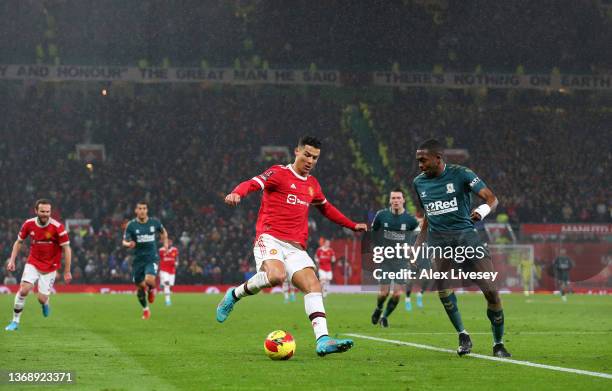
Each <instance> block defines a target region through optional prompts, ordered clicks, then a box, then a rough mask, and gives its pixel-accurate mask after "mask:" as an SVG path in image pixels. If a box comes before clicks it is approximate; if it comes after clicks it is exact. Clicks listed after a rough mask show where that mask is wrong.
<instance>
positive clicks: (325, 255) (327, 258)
mask: <svg viewBox="0 0 612 391" xmlns="http://www.w3.org/2000/svg"><path fill="white" fill-rule="evenodd" d="M315 256H316V258H317V259H318V261H319V269H320V270H323V271H325V272H331V265H332V258H334V257H335V256H336V253H335V252H334V249H333V248H331V247H329V248H328V249H327V250H326V249H323V247H319V248H318V249H317V252H316V253H315Z"/></svg>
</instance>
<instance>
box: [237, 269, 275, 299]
mask: <svg viewBox="0 0 612 391" xmlns="http://www.w3.org/2000/svg"><path fill="white" fill-rule="evenodd" d="M269 286H270V281H269V280H268V276H267V274H266V272H258V273H255V275H254V276H253V277H251V278H249V279H248V281H246V282H245V283H244V284H242V285H239V286H237V287H236V288H235V289H234V292H233V295H234V299H236V300H240V299H241V298H243V297H244V296H250V295H255V294H257V293H259V291H260V290H262V289H263V288H267V287H269Z"/></svg>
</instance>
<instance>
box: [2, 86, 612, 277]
mask: <svg viewBox="0 0 612 391" xmlns="http://www.w3.org/2000/svg"><path fill="white" fill-rule="evenodd" d="M17 90H20V91H22V93H21V96H20V97H19V98H18V99H12V98H11V97H9V96H8V95H5V96H4V97H2V98H0V100H1V101H0V115H1V116H2V118H5V119H6V120H5V121H4V123H3V124H2V125H0V126H3V129H2V134H4V135H5V136H6V137H3V138H2V139H1V140H0V168H1V170H0V172H1V174H0V175H1V179H2V180H1V181H0V243H1V245H2V253H1V255H2V258H3V259H7V258H8V256H9V255H10V251H11V247H12V243H13V242H14V240H15V238H16V234H17V232H18V230H19V227H20V224H21V223H22V222H23V220H24V219H25V218H27V217H29V216H31V215H32V204H33V202H34V201H35V200H36V199H37V198H41V197H48V198H51V199H52V200H53V202H54V211H55V215H56V216H58V217H59V218H60V219H61V220H62V221H66V220H67V219H89V220H90V221H91V222H90V224H85V225H78V224H73V225H72V226H71V227H70V235H71V241H72V247H73V250H74V259H75V260H74V263H73V264H74V268H73V275H74V280H75V283H78V282H81V283H83V282H87V283H95V282H129V280H130V267H131V266H130V260H131V255H130V253H129V252H127V251H125V250H124V249H123V248H121V246H120V243H121V235H122V231H123V227H124V226H125V224H126V222H127V221H128V220H129V219H131V218H132V217H133V209H134V205H135V203H136V201H138V200H140V199H145V200H147V201H148V202H149V203H150V210H151V215H154V216H156V217H159V218H160V219H161V221H162V222H163V223H164V224H165V226H166V227H167V229H168V231H169V233H170V236H171V238H172V239H173V240H174V243H175V245H176V246H177V247H178V248H179V251H180V265H179V268H178V272H177V273H178V276H177V279H178V281H179V282H181V283H220V282H227V283H229V282H235V281H241V280H243V279H244V274H245V273H250V272H252V271H253V262H252V259H251V258H252V255H251V254H252V240H253V235H254V227H255V220H256V217H257V208H258V203H259V197H258V196H251V197H250V198H248V199H247V200H246V201H245V202H244V203H242V204H241V205H240V207H239V208H237V209H230V208H228V207H226V206H225V205H224V204H223V197H224V195H225V194H226V193H228V192H229V191H231V189H232V188H233V187H234V186H235V185H236V184H238V183H239V182H240V181H242V180H245V179H248V178H250V177H252V176H254V175H255V174H257V173H259V172H262V171H263V170H264V169H265V168H267V167H268V166H270V165H272V164H274V163H279V162H278V161H273V160H269V159H266V158H265V157H262V154H261V151H260V147H261V146H262V145H273V146H282V147H288V150H289V151H290V154H289V156H290V157H289V159H291V156H292V153H291V151H292V148H293V146H294V145H295V143H296V141H297V139H298V137H299V136H300V135H302V134H305V133H314V134H317V135H323V136H322V138H323V142H324V146H323V150H322V157H321V161H320V162H319V165H318V166H317V169H316V172H315V174H316V175H317V177H318V178H319V180H320V182H321V184H322V186H323V189H324V191H325V193H326V195H327V197H328V198H329V199H330V200H331V201H332V202H333V203H334V204H336V205H337V206H338V207H339V208H340V209H341V210H342V211H344V212H345V214H347V215H348V216H350V217H351V218H353V219H354V220H357V221H365V220H366V219H367V218H368V216H371V215H372V213H373V212H374V211H376V210H377V209H379V208H381V207H382V206H383V205H382V204H380V202H379V200H377V197H378V196H379V195H380V192H381V191H380V189H379V188H378V187H377V186H376V185H375V184H374V182H373V181H372V180H371V179H370V178H368V177H364V176H363V175H361V174H359V173H358V172H357V171H356V170H355V169H354V156H353V154H352V151H351V150H350V148H349V147H348V145H347V137H350V136H347V135H346V134H342V133H341V131H340V113H341V112H342V109H343V106H342V104H340V103H338V102H335V101H333V100H329V99H324V98H322V97H318V96H317V95H316V94H314V93H310V94H308V93H304V91H301V90H299V89H292V88H268V87H265V88H224V89H223V90H220V91H216V90H201V89H197V88H191V87H186V88H179V87H174V86H140V87H137V88H136V90H135V91H132V94H130V93H126V92H125V91H123V92H119V90H117V91H115V90H113V89H112V88H111V89H110V90H109V91H110V93H109V94H108V95H106V96H104V95H101V94H100V93H99V90H95V89H92V88H88V89H85V88H82V89H81V88H70V87H54V86H49V85H33V86H32V87H31V88H21V87H19V88H17ZM13 96H15V95H13ZM422 98H423V97H422V96H419V95H418V94H416V93H415V95H409V94H399V95H397V96H396V97H395V98H394V99H395V102H390V103H377V104H373V105H372V112H373V113H374V116H373V119H374V127H375V129H376V130H377V132H378V135H379V137H382V138H384V139H385V141H386V142H387V144H388V145H389V155H390V158H391V161H392V164H393V165H394V167H395V169H396V175H397V177H396V178H395V179H397V181H398V182H404V183H410V181H411V178H413V177H414V175H415V174H416V165H415V162H414V157H413V156H414V150H415V148H416V146H417V145H418V143H420V142H421V141H423V140H424V139H426V138H428V137H438V138H440V139H441V140H443V141H444V142H446V143H447V145H448V146H449V147H454V148H466V149H467V150H468V151H469V154H470V158H469V160H468V161H467V162H466V164H468V165H469V166H470V167H472V168H473V169H474V170H475V171H476V172H477V173H478V174H479V175H480V176H481V177H482V178H483V179H484V180H485V181H486V182H487V183H488V184H489V186H491V187H492V188H493V190H494V191H495V192H496V193H497V194H498V195H499V197H500V200H501V208H500V210H501V211H502V212H505V213H507V214H508V215H509V216H510V218H511V221H512V222H513V223H517V222H561V221H572V222H574V221H576V222H577V221H598V222H610V221H611V218H610V210H611V207H612V205H611V204H610V200H611V199H612V197H611V194H610V189H609V188H607V187H606V186H605V185H604V184H605V183H610V162H611V160H612V156H611V152H610V148H609V145H608V144H607V143H606V137H607V133H606V127H605V124H606V123H608V124H609V123H610V114H609V113H605V112H603V111H602V112H599V111H597V110H596V108H595V109H594V108H592V107H591V108H589V109H587V108H585V107H587V106H586V105H582V106H580V107H583V108H576V107H573V105H571V104H567V105H565V106H564V105H553V104H547V103H542V102H540V104H538V103H537V101H538V100H537V99H533V100H531V99H530V100H528V101H527V102H524V103H523V104H518V105H516V104H515V105H504V104H503V103H499V102H495V100H492V101H491V102H485V103H476V100H475V99H472V98H470V97H467V96H465V95H461V94H455V93H452V94H451V93H449V94H447V95H444V96H442V97H440V96H438V97H436V96H435V95H432V96H430V97H429V98H428V99H422ZM534 102H536V103H534ZM585 134H588V137H584V135H585ZM78 143H98V144H103V145H104V146H105V150H106V161H104V162H93V165H92V166H90V167H89V168H88V167H86V165H85V162H83V161H80V160H79V159H78V158H77V155H76V153H75V145H76V144H78ZM281 163H287V161H282V162H281ZM384 190H385V191H386V190H388V189H384ZM410 196H412V195H410ZM311 216H312V220H311V239H310V243H309V246H310V250H314V248H316V246H317V243H318V240H319V237H321V236H325V237H332V238H333V237H342V236H344V235H351V234H350V233H346V232H344V231H343V230H342V229H340V228H339V227H336V226H334V225H333V224H331V223H329V222H327V221H326V220H324V219H321V216H320V215H319V214H318V213H317V212H316V211H313V212H312V213H311ZM491 218H492V219H494V218H495V217H494V216H493V217H491ZM25 256H26V252H25V251H24V252H22V254H21V255H20V260H21V261H20V263H19V266H20V267H23V262H24V260H25ZM1 273H3V274H0V277H1V279H0V282H3V280H4V279H5V277H9V281H10V276H7V275H6V273H5V271H4V270H3V271H2V272H1ZM15 275H17V276H18V275H20V270H18V271H17V273H16V274H15Z"/></svg>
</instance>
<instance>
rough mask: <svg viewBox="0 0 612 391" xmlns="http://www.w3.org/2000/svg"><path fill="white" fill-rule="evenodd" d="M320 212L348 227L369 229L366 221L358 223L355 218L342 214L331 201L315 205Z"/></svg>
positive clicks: (354, 229)
mask: <svg viewBox="0 0 612 391" xmlns="http://www.w3.org/2000/svg"><path fill="white" fill-rule="evenodd" d="M315 206H316V207H317V209H319V212H321V214H322V215H323V216H325V217H327V218H328V219H329V220H331V221H333V222H334V223H336V224H338V225H341V226H343V227H346V228H348V229H352V230H353V231H357V232H366V231H367V230H368V225H367V224H366V223H356V222H354V221H353V220H351V219H349V218H348V217H346V216H345V215H343V214H342V212H340V211H339V210H338V209H336V207H335V206H333V205H332V204H331V203H330V202H327V201H326V202H324V203H322V204H318V205H315Z"/></svg>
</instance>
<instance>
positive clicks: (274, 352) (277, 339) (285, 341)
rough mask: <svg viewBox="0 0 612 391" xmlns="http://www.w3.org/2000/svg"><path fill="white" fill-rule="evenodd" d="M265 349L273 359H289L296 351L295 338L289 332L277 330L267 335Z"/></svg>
mask: <svg viewBox="0 0 612 391" xmlns="http://www.w3.org/2000/svg"><path fill="white" fill-rule="evenodd" d="M264 350H265V351H266V355H268V357H270V358H271V359H272V360H289V359H290V358H291V357H293V353H295V340H294V339H293V336H292V335H291V334H289V333H288V332H286V331H283V330H276V331H273V332H271V333H270V334H268V336H267V337H266V340H265V341H264Z"/></svg>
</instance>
